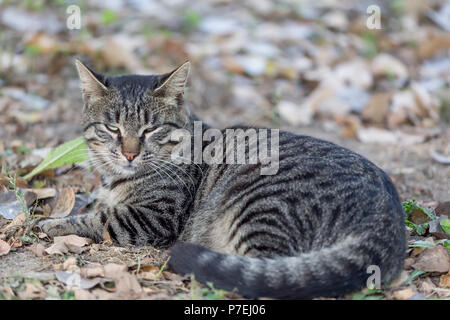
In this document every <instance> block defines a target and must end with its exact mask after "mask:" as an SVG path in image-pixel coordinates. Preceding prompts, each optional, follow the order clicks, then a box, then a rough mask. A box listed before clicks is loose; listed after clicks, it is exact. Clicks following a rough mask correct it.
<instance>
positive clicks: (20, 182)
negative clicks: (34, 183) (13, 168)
mask: <svg viewBox="0 0 450 320" xmlns="http://www.w3.org/2000/svg"><path fill="white" fill-rule="evenodd" d="M0 185H2V186H5V187H9V180H8V176H7V175H6V174H4V173H0ZM16 186H17V187H18V188H27V187H28V183H27V181H26V180H24V179H22V178H20V177H16Z"/></svg>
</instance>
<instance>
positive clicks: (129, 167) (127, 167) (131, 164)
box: [120, 162, 138, 173]
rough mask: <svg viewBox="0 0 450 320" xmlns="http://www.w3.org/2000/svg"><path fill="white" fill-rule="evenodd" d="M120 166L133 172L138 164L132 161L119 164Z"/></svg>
mask: <svg viewBox="0 0 450 320" xmlns="http://www.w3.org/2000/svg"><path fill="white" fill-rule="evenodd" d="M120 168H121V169H122V170H124V171H125V172H127V173H135V172H136V171H137V169H138V166H137V165H136V164H134V163H131V162H129V163H127V164H120Z"/></svg>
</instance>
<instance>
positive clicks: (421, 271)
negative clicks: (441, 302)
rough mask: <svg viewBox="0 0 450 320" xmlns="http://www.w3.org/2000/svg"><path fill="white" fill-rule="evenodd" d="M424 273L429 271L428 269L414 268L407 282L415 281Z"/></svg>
mask: <svg viewBox="0 0 450 320" xmlns="http://www.w3.org/2000/svg"><path fill="white" fill-rule="evenodd" d="M424 273H427V272H426V271H423V270H414V271H413V272H411V273H410V274H409V277H408V279H406V281H405V283H410V282H411V281H413V280H414V279H415V278H417V277H419V276H421V275H423V274H424Z"/></svg>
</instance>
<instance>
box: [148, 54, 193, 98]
mask: <svg viewBox="0 0 450 320" xmlns="http://www.w3.org/2000/svg"><path fill="white" fill-rule="evenodd" d="M189 68H190V63H189V61H186V62H185V63H183V64H182V65H181V66H179V67H178V68H176V69H175V70H173V71H172V72H170V73H168V74H166V75H164V76H163V78H162V83H161V84H160V85H159V86H158V87H157V88H156V89H155V90H154V91H153V95H155V96H165V97H178V96H179V95H183V93H184V87H185V86H186V81H187V78H188V75H189Z"/></svg>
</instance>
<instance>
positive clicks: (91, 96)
mask: <svg viewBox="0 0 450 320" xmlns="http://www.w3.org/2000/svg"><path fill="white" fill-rule="evenodd" d="M75 65H76V66H77V70H78V75H79V77H80V80H81V91H82V93H83V99H84V101H85V102H93V101H95V100H96V99H98V98H101V97H103V96H105V95H106V94H107V92H108V88H107V87H106V86H105V85H104V84H103V77H102V76H101V75H99V74H97V73H95V72H94V71H93V70H91V69H90V68H88V67H87V66H86V65H85V64H83V63H82V62H81V61H80V60H78V59H77V60H75Z"/></svg>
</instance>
